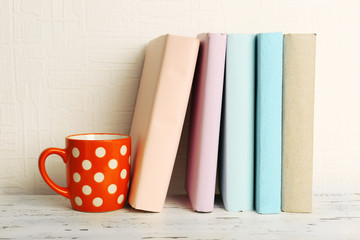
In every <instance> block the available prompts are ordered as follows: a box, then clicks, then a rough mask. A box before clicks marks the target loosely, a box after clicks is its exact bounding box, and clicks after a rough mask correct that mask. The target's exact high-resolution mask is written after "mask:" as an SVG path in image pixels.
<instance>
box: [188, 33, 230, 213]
mask: <svg viewBox="0 0 360 240" xmlns="http://www.w3.org/2000/svg"><path fill="white" fill-rule="evenodd" d="M198 38H199V39H200V52H199V59H198V65H197V69H196V77H195V79H194V83H193V96H192V106H191V122H190V137H189V150H188V162H187V176H186V190H187V193H188V195H189V199H190V203H191V206H192V208H193V209H194V210H195V211H198V212H211V211H212V210H213V208H214V197H215V185H216V184H215V183H216V169H217V158H218V145H219V132H220V119H221V104H222V93H223V83H224V66H225V51H226V34H214V33H205V34H200V35H199V36H198Z"/></svg>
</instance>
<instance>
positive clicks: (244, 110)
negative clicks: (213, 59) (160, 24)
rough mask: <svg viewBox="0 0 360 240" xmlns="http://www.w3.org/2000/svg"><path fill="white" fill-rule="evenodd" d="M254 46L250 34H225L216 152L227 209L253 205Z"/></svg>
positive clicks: (235, 209)
mask: <svg viewBox="0 0 360 240" xmlns="http://www.w3.org/2000/svg"><path fill="white" fill-rule="evenodd" d="M255 46H256V41H255V35H254V34H230V35H228V38H227V47H226V48H227V51H226V73H225V85H224V94H223V109H222V123H221V139H220V148H221V150H220V154H219V157H220V161H219V165H220V167H219V170H220V171H219V182H220V192H221V195H222V199H223V203H224V206H225V209H226V210H227V211H250V210H253V209H254V171H255V170H254V163H255V158H254V137H255V136H254V134H255V126H254V125H255V64H256V58H255Z"/></svg>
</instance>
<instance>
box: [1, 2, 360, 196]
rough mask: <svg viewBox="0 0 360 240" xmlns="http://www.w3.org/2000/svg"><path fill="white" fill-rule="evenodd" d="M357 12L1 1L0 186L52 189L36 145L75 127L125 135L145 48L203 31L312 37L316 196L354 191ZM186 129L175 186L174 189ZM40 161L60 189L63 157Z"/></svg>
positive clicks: (348, 8)
mask: <svg viewBox="0 0 360 240" xmlns="http://www.w3.org/2000/svg"><path fill="white" fill-rule="evenodd" d="M359 12H360V1H358V0H353V1H340V0H329V1H325V0H324V1H313V0H311V1H310V0H306V1H300V0H299V1H297V0H272V1H268V0H258V1H239V0H237V1H235V0H234V1H211V0H210V1H209V0H202V1H195V0H194V1H190V0H186V1H175V0H170V1H166V0H142V1H141V0H132V1H131V0H128V1H119V0H98V1H95V0H89V1H84V0H77V1H75V0H26V1H25V0H24V1H20V0H14V1H10V0H1V1H0V82H1V85H0V193H53V192H52V190H50V188H49V187H47V186H46V185H45V184H44V183H43V181H42V179H41V177H40V175H39V173H38V169H37V157H38V155H39V154H40V152H41V151H42V149H44V148H46V147H50V146H57V147H64V137H65V136H66V135H69V134H72V133H81V132H119V133H129V129H130V122H131V118H132V112H133V108H134V104H135V97H136V92H137V86H138V80H139V78H140V75H141V67H142V63H143V57H144V49H145V46H146V43H147V42H148V41H149V40H150V39H152V38H155V37H157V36H158V35H162V34H165V33H173V34H179V35H187V36H195V35H196V34H197V33H200V32H207V31H212V32H229V33H230V32H264V31H265V32H266V31H282V32H284V33H286V32H316V33H317V34H318V41H317V66H316V70H317V72H316V100H315V101H316V103H315V144H314V157H315V162H314V168H315V170H314V174H315V176H314V191H315V192H327V193H331V192H351V191H352V192H354V191H356V192H360V188H359V186H360V177H359V176H360V127H359V122H360V113H359V112H360V110H359V106H358V104H359V103H360V95H359V94H358V92H359V88H360V83H359V82H360V81H359V79H358V76H359V74H357V72H358V70H359V69H360V61H359V58H360V47H359V46H360V45H359V42H360V34H359V30H358V28H359V26H360V17H359V16H360V15H359ZM186 130H187V129H185V131H184V133H186ZM184 136H185V137H184V138H183V141H182V142H181V148H180V152H179V157H178V159H177V162H176V166H175V172H174V178H173V180H172V184H171V188H170V192H172V193H174V192H177V193H178V192H182V191H183V179H184V166H185V164H184V160H185V158H184V156H185V155H184V154H185V152H186V141H185V140H186V135H184ZM47 163H48V164H47V168H48V170H49V174H50V175H51V176H52V177H53V179H54V180H55V181H56V182H57V183H59V184H62V185H64V184H65V181H64V175H65V174H64V171H65V170H64V169H65V168H64V165H63V163H62V161H61V160H60V159H59V158H58V157H50V158H49V159H48V161H47Z"/></svg>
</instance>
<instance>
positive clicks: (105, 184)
mask: <svg viewBox="0 0 360 240" xmlns="http://www.w3.org/2000/svg"><path fill="white" fill-rule="evenodd" d="M51 154H57V155H59V156H60V157H61V158H62V159H63V161H64V163H65V164H66V183H67V187H60V186H59V185H57V184H55V183H54V182H53V181H52V180H51V179H50V177H49V176H48V174H47V172H46V170H45V160H46V158H47V157H48V156H49V155H51ZM130 154H131V138H130V136H127V135H122V134H113V133H89V134H76V135H70V136H68V137H66V148H65V149H60V148H47V149H45V150H44V151H43V152H42V153H41V155H40V157H39V170H40V173H41V176H42V177H43V179H44V181H45V182H46V183H47V184H48V185H49V186H50V187H51V188H52V189H53V190H54V191H55V192H57V193H59V194H60V195H62V196H64V197H66V198H69V199H70V202H71V206H72V208H73V209H75V210H79V211H84V212H106V211H113V210H117V209H120V208H122V207H123V206H124V204H125V201H126V199H127V194H128V190H129V180H130Z"/></svg>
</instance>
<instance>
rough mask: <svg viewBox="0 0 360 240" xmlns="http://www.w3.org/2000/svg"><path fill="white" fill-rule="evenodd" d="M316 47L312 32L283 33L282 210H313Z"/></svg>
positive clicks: (314, 36)
mask: <svg viewBox="0 0 360 240" xmlns="http://www.w3.org/2000/svg"><path fill="white" fill-rule="evenodd" d="M315 49H316V35H315V34H286V35H285V36H284V70H283V71H284V82H283V137H282V138H283V147H282V157H283V163H282V210H283V211H284V212H311V211H312V177H313V132H314V84H315V52H316V51H315Z"/></svg>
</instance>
